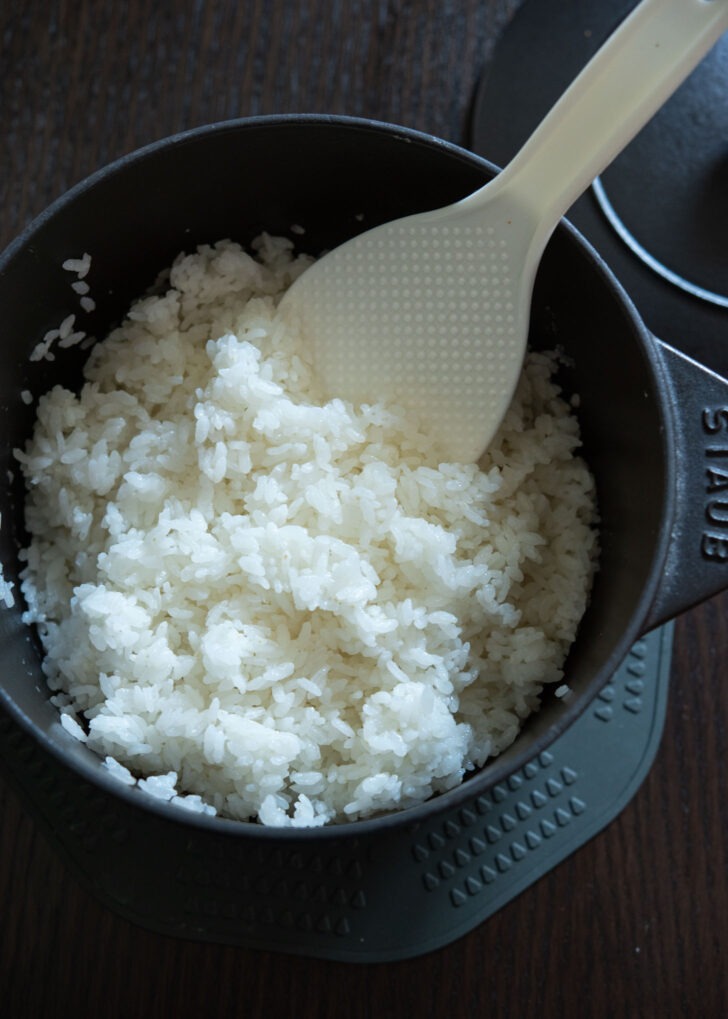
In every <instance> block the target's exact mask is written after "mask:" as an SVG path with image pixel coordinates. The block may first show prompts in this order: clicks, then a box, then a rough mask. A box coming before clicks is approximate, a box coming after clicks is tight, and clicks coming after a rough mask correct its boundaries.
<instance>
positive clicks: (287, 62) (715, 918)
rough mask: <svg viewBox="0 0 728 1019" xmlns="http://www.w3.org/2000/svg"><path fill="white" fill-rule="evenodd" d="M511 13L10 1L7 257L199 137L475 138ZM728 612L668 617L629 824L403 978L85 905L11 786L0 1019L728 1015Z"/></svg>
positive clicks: (0, 236)
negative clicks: (664, 684) (261, 120)
mask: <svg viewBox="0 0 728 1019" xmlns="http://www.w3.org/2000/svg"><path fill="white" fill-rule="evenodd" d="M519 6H520V0H265V2H264V0H240V2H237V3H236V2H233V0H195V2H192V0H158V2H157V3H154V4H151V3H145V2H142V0H125V2H120V0H116V2H114V0H24V2H23V3H22V4H19V5H16V4H12V3H10V0H0V8H1V9H0V144H1V145H2V148H1V149H0V244H2V245H3V246H4V245H5V244H7V243H8V242H9V241H10V240H11V239H12V238H13V237H14V236H15V235H16V234H17V233H18V232H19V231H20V230H21V228H22V227H23V226H24V225H25V224H26V223H27V222H28V221H29V220H30V219H31V218H32V217H33V216H35V215H36V214H37V213H39V212H40V211H41V210H42V209H43V208H44V207H45V206H46V205H47V204H48V203H49V202H50V201H51V200H52V199H53V198H54V197H56V196H57V195H59V194H60V193H62V192H63V191H64V190H65V189H66V188H67V187H68V186H70V185H72V184H73V183H74V182H76V181H77V180H79V179H80V178H82V177H83V176H85V175H86V174H88V173H89V172H91V171H93V170H95V169H96V168H98V167H99V166H101V165H103V164H105V163H106V162H108V161H109V160H111V159H112V158H114V157H116V156H119V155H120V154H122V153H125V152H127V151H129V150H131V149H134V148H136V147H138V146H140V145H142V144H144V143H146V142H150V141H152V140H154V139H157V138H159V137H162V136H164V135H167V134H171V133H174V132H176V131H179V130H181V129H185V128H189V127H193V126H196V125H199V124H203V123H205V122H210V121H216V120H221V119H226V118H231V117H236V116H241V115H252V114H264V113H273V112H293V111H304V112H329V113H347V114H352V115H363V116H368V117H374V118H377V119H381V120H388V121H394V122H398V123H401V124H405V125H407V126H410V127H414V128H418V129H421V130H425V131H427V132H430V133H433V134H436V135H439V136H442V137H444V138H446V139H449V140H453V141H457V142H462V141H463V140H464V139H465V138H466V126H467V119H468V112H469V105H470V101H471V97H472V94H473V89H474V86H475V84H476V81H477V77H478V74H479V72H480V70H481V68H482V66H483V64H484V62H485V61H487V59H488V57H489V56H490V54H491V52H492V48H493V46H494V44H495V42H496V40H497V37H498V34H499V32H500V31H501V30H502V29H503V27H504V26H505V25H506V24H507V22H508V19H509V17H510V16H511V15H512V14H513V13H514V12H515V11H516V9H517V8H518V7H519ZM545 44H547V42H546V41H545ZM727 612H728V597H727V596H721V597H718V598H715V599H713V600H712V601H711V602H709V603H707V604H705V605H703V606H702V607H700V608H698V609H697V610H694V611H692V612H690V613H688V614H686V615H684V616H683V617H682V618H680V619H679V621H678V623H677V626H676V631H675V650H674V661H673V669H672V683H671V692H670V701H669V708H668V714H667V722H666V726H665V731H664V737H663V740H662V745H661V749H660V751H659V753H658V756H657V759H656V762H655V764H654V766H653V768H652V770H651V772H650V774H649V775H648V777H647V779H646V781H645V782H644V784H643V785H642V787H641V789H640V790H639V792H638V793H637V795H636V796H635V798H634V799H633V800H632V802H631V803H630V804H629V805H628V806H627V808H626V809H625V810H624V811H623V813H622V814H621V815H620V816H619V817H618V819H616V820H615V821H614V822H613V823H612V824H611V825H610V826H609V827H608V828H607V829H606V830H605V831H604V832H603V833H601V834H600V835H599V836H597V837H596V838H594V839H593V840H592V841H591V842H589V843H588V844H587V845H586V846H584V847H583V848H582V849H580V850H579V851H578V852H577V853H576V854H575V855H573V856H572V857H570V858H569V859H568V860H567V861H566V862H564V863H562V864H561V865H560V866H559V867H558V868H557V869H556V870H554V871H552V872H551V873H550V874H548V875H547V876H546V877H544V878H543V879H542V880H541V881H539V882H538V883H537V884H536V885H535V886H533V887H532V888H530V889H529V890H527V891H526V892H525V893H524V894H522V895H521V896H520V897H519V898H517V899H516V900H515V901H513V902H511V903H510V904H509V905H508V906H506V907H505V908H504V909H502V910H501V911H500V912H499V913H497V914H496V915H495V916H493V917H492V918H491V919H490V920H488V921H487V922H486V923H484V924H482V925H481V926H480V927H478V928H477V929H476V930H474V931H473V932H472V933H470V934H469V935H467V936H465V937H464V938H462V939H461V940H459V941H457V942H455V943H454V944H452V945H450V946H449V947H446V948H444V949H442V950H440V951H437V952H434V953H431V954H430V955H427V956H423V957H421V958H417V959H413V960H411V961H408V962H402V963H390V964H376V965H364V966H354V965H347V964H343V963H331V962H317V961H310V960H306V959H303V958H297V957H288V956H283V955H279V954H273V953H267V952H260V951H252V950H242V949H237V948H230V947H219V946H216V945H209V944H200V943H194V942H183V941H177V940H175V939H172V938H167V937H163V936H160V935H157V934H153V933H149V932H148V931H146V930H144V929H141V928H138V927H136V926H134V925H133V924H131V923H129V922H127V921H125V920H123V919H120V918H119V917H117V916H116V915H115V914H114V913H112V912H110V911H109V910H107V909H106V908H105V907H103V906H101V905H99V904H98V903H97V901H96V900H95V899H93V898H92V897H91V896H90V895H89V894H87V893H86V892H85V891H84V890H83V889H82V888H81V887H80V886H79V884H78V883H77V881H76V880H75V879H74V877H73V876H72V875H71V874H70V872H69V871H68V870H67V869H66V867H65V865H64V864H63V863H62V862H61V861H60V860H59V858H58V857H57V855H56V854H55V852H54V851H53V850H52V849H51V848H50V846H49V845H48V843H47V842H46V839H45V837H44V835H43V834H42V832H41V830H40V829H39V828H38V827H37V826H36V824H35V822H34V821H32V820H31V818H30V816H29V815H28V813H27V812H26V810H25V808H24V804H23V803H22V802H21V801H20V799H19V797H18V796H17V795H16V793H15V792H14V791H13V790H12V789H11V788H10V787H9V786H8V785H5V784H2V785H0V1015H2V1016H6V1017H8V1019H24V1017H35V1016H43V1017H50V1016H56V1015H74V1016H77V1017H79V1019H80V1017H83V1016H104V1017H115V1016H122V1015H123V1016H133V1017H147V1016H179V1017H182V1016H188V1015H194V1016H198V1015H199V1016H218V1015H220V1016H223V1015H224V1016H228V1015H230V1016H232V1015H240V1016H264V1015H266V1016H273V1017H278V1016H291V1017H297V1019H298V1017H304V1016H311V1017H314V1016H316V1017H327V1016H331V1017H338V1016H351V1017H352V1019H356V1017H359V1016H372V1017H385V1016H408V1015H415V1016H417V1015H424V1016H463V1017H464V1016H478V1015H483V1016H485V1015H493V1016H513V1017H522V1016H529V1015H532V1014H533V1015H539V1016H544V1017H546V1016H559V1017H570V1016H574V1017H584V1016H594V1017H600V1016H604V1017H612V1019H613V1017H652V1016H654V1017H668V1016H676V1017H677V1016H696V1017H697V1016H701V1017H721V1016H724V1015H726V1014H728V867H727V863H728V837H727V834H726V833H727V832H728V797H726V789H727V787H728V765H727V764H726V761H727V760H728V725H727V724H726V723H727V720H728V682H726V680H727V679H728V675H727V673H728V670H727V669H726V667H725V656H726V653H727V652H728V625H727V624H726V614H727Z"/></svg>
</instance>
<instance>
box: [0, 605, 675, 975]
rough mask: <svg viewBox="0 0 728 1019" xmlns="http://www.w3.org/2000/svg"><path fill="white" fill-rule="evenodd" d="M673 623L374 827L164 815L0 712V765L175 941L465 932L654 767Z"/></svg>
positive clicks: (84, 862)
mask: <svg viewBox="0 0 728 1019" xmlns="http://www.w3.org/2000/svg"><path fill="white" fill-rule="evenodd" d="M671 647H672V626H671V625H668V626H666V627H663V628H661V629H660V630H656V631H654V632H653V633H651V634H648V635H647V636H646V637H644V638H643V639H642V640H640V641H639V642H638V643H637V644H636V645H635V646H634V648H633V649H632V651H631V653H630V655H629V656H628V658H627V660H626V662H625V663H624V664H623V665H622V667H621V668H620V669H619V670H618V672H617V673H616V675H615V676H614V679H613V680H612V682H611V683H609V684H608V685H607V686H606V687H605V688H604V689H603V691H602V692H601V694H600V695H599V697H598V698H597V699H596V700H595V701H594V703H593V704H592V705H591V706H590V708H589V709H588V710H587V712H586V713H585V714H584V715H583V716H582V717H581V718H580V719H579V720H578V721H577V722H576V724H575V725H573V726H572V727H571V728H570V729H569V730H568V731H567V732H566V733H565V734H564V735H563V736H562V737H560V738H559V739H558V740H557V742H556V743H554V744H553V745H552V746H551V748H550V749H549V750H548V751H546V752H544V753H541V754H539V755H538V756H537V757H535V758H534V759H533V760H532V761H531V762H530V763H529V764H527V765H526V766H525V767H524V768H522V769H521V770H519V771H517V772H515V773H514V774H512V775H511V776H510V778H509V779H508V780H507V781H505V782H503V783H502V784H500V785H498V786H495V787H494V788H493V789H492V790H491V791H490V793H488V794H487V795H482V796H478V797H474V798H473V800H472V801H470V802H469V803H467V804H466V805H465V806H464V807H460V808H459V809H457V810H453V811H452V812H450V813H449V814H446V815H444V816H443V815H441V816H439V817H438V818H437V819H435V820H433V821H432V822H430V823H428V824H420V825H418V826H411V827H409V828H402V829H396V830H395V831H385V832H383V833H380V834H378V835H371V836H368V837H366V838H354V837H352V836H348V837H347V836H342V838H341V839H336V840H332V839H327V840H324V841H323V842H320V843H318V845H317V846H316V845H313V844H311V843H308V842H306V841H304V840H296V839H293V840H291V839H286V840H285V841H283V842H281V841H279V842H277V843H276V842H275V841H269V840H265V841H261V840H255V841H243V840H240V839H238V838H235V837H234V836H224V835H223V836H221V835H219V834H211V833H209V832H205V831H201V830H199V829H196V828H193V827H189V826H187V825H182V824H174V823H171V822H169V821H166V820H164V819H162V818H159V817H157V816H156V815H154V814H152V813H149V812H147V811H146V810H142V809H136V808H134V807H132V806H130V805H128V804H127V803H126V802H123V801H121V800H116V799H114V800H112V799H111V798H110V797H109V796H107V795H106V794H105V793H103V792H101V791H100V790H99V789H97V788H96V787H94V786H91V785H90V784H89V783H87V782H86V781H85V780H82V779H80V778H79V777H78V776H76V775H75V774H74V773H73V772H71V771H70V770H68V769H67V768H65V767H64V766H61V765H60V764H58V762H56V761H55V760H54V759H53V758H51V757H50V756H48V755H47V754H46V753H45V752H44V751H42V750H41V749H40V748H39V747H38V746H37V745H36V744H35V742H34V741H33V740H31V738H30V737H29V736H27V735H26V734H25V733H24V732H23V731H22V730H21V729H19V728H18V727H17V726H16V725H15V724H14V723H13V722H12V721H11V720H10V719H9V718H8V717H7V716H6V715H4V714H0V763H2V765H3V766H4V768H3V770H4V773H5V774H6V775H7V777H8V779H9V780H10V782H11V783H12V784H13V785H14V786H15V787H16V788H17V789H18V791H19V793H20V795H21V797H22V798H23V799H24V801H26V803H27V804H28V806H29V808H30V809H31V810H32V812H33V813H34V815H35V816H36V817H37V819H38V820H39V821H41V823H42V824H43V825H44V827H45V829H46V831H47V833H48V834H49V836H50V838H51V841H52V842H53V844H54V845H55V846H56V848H57V849H58V851H59V852H60V853H61V854H62V856H63V857H64V859H65V860H66V862H67V864H68V865H69V867H70V869H71V870H72V871H73V872H74V873H75V875H76V877H77V878H78V880H79V881H80V882H81V883H82V884H83V885H84V886H85V887H86V888H88V889H89V890H90V891H91V892H92V894H94V895H95V896H96V897H97V898H99V899H100V900H101V901H102V902H104V903H105V904H106V905H107V906H109V907H110V908H111V909H112V910H114V911H115V912H117V913H119V914H121V915H122V916H124V917H126V918H127V919H129V920H131V921H133V922H135V923H138V924H140V925H142V926H144V927H147V928H149V929H152V930H155V931H157V932H159V933H162V934H167V935H170V936H173V937H182V938H190V939H196V940H201V941H213V942H223V943H229V944H235V945H241V946H246V947H251V948H261V949H267V950H274V951H281V952H289V953H296V954H302V955H309V956H315V957H319V958H326V959H339V960H346V961H352V962H377V961H390V960H396V959H404V958H408V957H411V956H415V955H420V954H422V953H424V952H428V951H431V950H433V949H436V948H439V947H441V946H443V945H446V944H448V943H449V942H452V941H454V940H455V939H457V938H459V937H461V936H462V935H463V934H466V933H467V932H468V931H470V930H472V929H473V928H474V927H476V926H477V925H478V924H480V923H482V922H483V921H484V920H486V919H487V918H488V917H489V916H491V915H492V914H493V913H494V912H496V910H498V909H500V908H501V907H502V906H504V905H505V904H506V903H507V902H509V901H510V900H511V899H513V898H514V897H515V896H516V895H518V894H520V893H521V892H522V891H524V890H525V889H526V888H528V886H529V885H531V884H533V883H534V882H535V881H537V880H538V879H539V878H540V877H542V876H543V875H544V874H546V873H547V872H548V871H549V870H551V869H552V868H553V867H555V866H556V865H557V864H558V863H560V862H561V861H562V860H564V859H566V857H568V856H569V855H570V854H571V853H573V852H574V851H575V850H576V849H578V848H579V847H580V846H581V845H583V844H584V843H585V842H586V841H587V840H588V839H590V838H591V837H592V836H594V835H595V834H596V833H597V832H598V831H600V830H601V829H602V828H604V827H605V826H606V825H607V824H608V823H609V822H610V821H611V820H612V819H613V818H614V817H616V815H617V814H618V813H619V812H620V811H621V810H622V808H623V807H624V806H625V805H626V803H627V802H628V800H629V799H630V798H631V797H632V796H633V794H634V793H635V792H636V790H637V789H638V787H639V785H640V784H641V782H642V780H643V779H644V777H645V776H646V774H647V772H648V770H649V768H650V765H651V764H652V761H653V759H654V755H655V753H656V751H657V747H658V744H659V740H660V736H661V733H662V727H663V722H664V714H665V705H666V700H667V688H668V677H669V667H670V653H671Z"/></svg>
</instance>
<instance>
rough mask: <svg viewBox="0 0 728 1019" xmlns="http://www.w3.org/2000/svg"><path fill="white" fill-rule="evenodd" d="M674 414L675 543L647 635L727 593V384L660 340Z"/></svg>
mask: <svg viewBox="0 0 728 1019" xmlns="http://www.w3.org/2000/svg"><path fill="white" fill-rule="evenodd" d="M657 347H658V351H659V353H660V354H661V355H662V361H663V365H664V368H665V382H666V388H667V392H668V393H669V394H670V403H671V405H672V408H673V411H674V414H673V420H674V426H675V436H674V446H673V448H674V450H675V468H676V469H675V490H674V515H673V523H672V533H671V538H670V545H669V548H668V551H667V558H666V561H665V564H664V569H663V576H662V581H661V583H660V586H659V588H658V590H657V593H656V595H655V599H654V601H653V603H652V605H651V607H650V611H649V613H648V615H647V622H646V625H645V632H647V631H648V630H651V629H653V628H654V627H655V626H658V625H659V624H660V623H664V622H666V621H667V620H669V619H672V618H674V617H675V616H677V615H679V614H680V613H681V612H684V611H686V610H687V609H689V608H692V606H694V605H697V604H698V603H699V602H701V601H704V600H705V599H706V598H710V597H711V596H712V595H714V594H718V592H719V591H723V590H725V589H726V588H728V379H724V378H722V377H721V376H720V375H718V374H716V373H715V372H714V371H711V369H710V368H706V367H705V365H702V364H699V363H698V362H697V361H694V360H693V359H692V358H690V357H688V356H687V355H686V354H683V353H681V352H680V351H678V350H675V349H674V347H670V346H669V345H668V344H667V343H663V342H662V341H661V340H657Z"/></svg>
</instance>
